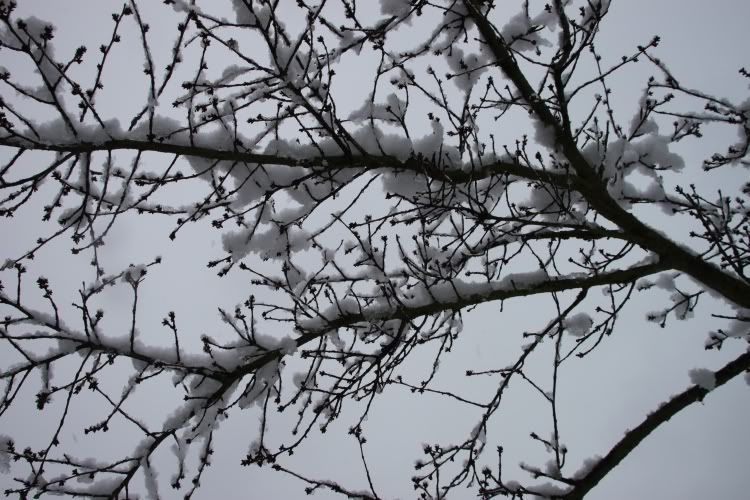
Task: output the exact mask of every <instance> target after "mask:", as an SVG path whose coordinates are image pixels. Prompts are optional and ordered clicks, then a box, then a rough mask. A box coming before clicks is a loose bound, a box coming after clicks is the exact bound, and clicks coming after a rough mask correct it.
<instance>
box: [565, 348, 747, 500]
mask: <svg viewBox="0 0 750 500" xmlns="http://www.w3.org/2000/svg"><path fill="white" fill-rule="evenodd" d="M747 370H750V352H745V353H744V354H742V355H741V356H739V357H738V358H736V359H734V360H732V361H730V362H729V363H727V364H726V365H724V367H723V368H721V369H720V370H718V371H717V372H715V373H714V376H715V377H716V388H718V387H720V386H722V385H724V384H726V383H727V382H729V381H730V380H732V379H733V378H734V377H736V376H737V375H740V374H742V373H743V372H745V371H747ZM709 392H710V391H708V390H706V389H704V388H703V387H700V386H698V385H694V386H692V387H690V388H689V389H687V390H685V391H684V392H681V393H680V394H678V395H676V396H674V397H673V398H672V399H670V400H669V401H668V402H667V403H665V404H664V405H662V406H660V407H659V408H658V409H657V410H655V411H654V412H653V413H650V414H649V415H648V416H647V417H646V419H645V420H644V421H643V422H641V423H640V424H639V425H638V426H637V427H636V428H635V429H632V430H630V431H628V432H627V433H625V436H624V437H623V438H622V439H621V440H620V441H619V442H618V443H617V444H616V445H614V446H613V447H612V449H611V450H609V453H607V455H606V456H605V457H604V458H602V459H601V460H599V462H597V463H596V465H594V467H593V468H591V470H590V471H589V472H588V473H587V474H586V475H585V476H584V477H583V478H582V479H579V480H577V484H576V486H575V488H574V489H573V490H571V491H570V492H569V493H568V494H566V495H565V496H564V497H563V498H565V499H568V500H578V499H581V498H583V497H584V496H585V495H586V494H587V493H588V492H589V491H591V489H593V488H594V487H595V486H596V485H597V484H599V481H601V480H602V479H604V477H605V476H606V475H607V474H608V473H609V472H610V471H612V469H614V468H615V467H616V466H617V465H618V464H619V463H620V462H621V461H622V460H623V459H624V458H625V457H627V456H628V455H629V454H630V452H631V451H633V450H634V449H635V448H636V447H637V446H638V445H639V444H640V443H641V441H643V440H644V439H646V437H648V435H649V434H651V433H652V432H653V431H654V430H656V428H657V427H659V426H660V425H661V424H663V423H665V422H667V421H668V420H669V419H671V418H672V417H674V416H675V415H677V413H679V412H680V411H681V410H683V409H684V408H686V407H688V406H690V405H691V404H693V403H695V402H697V401H703V398H704V397H706V395H707V394H708V393H709Z"/></svg>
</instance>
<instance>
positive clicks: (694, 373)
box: [688, 368, 716, 391]
mask: <svg viewBox="0 0 750 500" xmlns="http://www.w3.org/2000/svg"><path fill="white" fill-rule="evenodd" d="M688 375H690V381H691V382H692V383H694V384H695V385H697V386H700V387H702V388H704V389H706V390H707V391H711V390H713V388H714V387H716V376H715V375H714V372H712V371H711V370H709V369H707V368H693V369H691V370H690V371H688Z"/></svg>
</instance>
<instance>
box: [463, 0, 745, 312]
mask: <svg viewBox="0 0 750 500" xmlns="http://www.w3.org/2000/svg"><path fill="white" fill-rule="evenodd" d="M464 3H465V4H466V7H467V8H468V10H469V15H470V16H471V18H472V19H473V20H474V22H475V23H476V25H477V27H478V28H479V31H480V33H481V34H482V38H483V39H484V41H485V42H486V43H487V45H488V46H489V48H490V50H491V51H492V53H493V55H494V56H495V60H496V62H497V64H498V65H499V66H500V68H501V69H502V71H503V73H505V75H506V76H507V78H508V79H509V80H511V82H513V84H514V85H515V86H516V88H517V89H518V91H519V93H520V94H521V97H522V98H523V99H524V101H526V103H527V104H528V105H529V107H530V108H531V110H532V111H533V113H534V115H535V116H536V118H537V119H538V120H539V121H540V122H541V124H542V125H543V126H545V127H549V128H551V129H552V130H553V131H554V137H555V143H556V145H557V147H559V148H560V150H561V151H562V153H563V154H564V155H565V157H566V158H567V159H568V161H569V162H570V165H571V167H572V168H573V170H574V171H575V172H576V174H577V175H578V177H579V182H578V183H577V185H576V188H577V189H578V190H579V191H580V192H581V194H583V196H584V197H585V198H586V200H587V201H588V202H589V204H590V205H591V206H592V207H593V208H595V209H596V210H597V211H598V212H599V213H600V214H602V215H603V216H604V217H606V218H607V219H609V220H610V221H611V222H613V223H614V224H617V226H619V227H620V228H621V229H622V230H623V231H625V232H627V233H628V234H629V235H631V241H633V242H635V243H637V244H638V245H640V246H641V247H643V248H645V249H647V250H650V251H652V252H654V253H656V254H658V255H659V257H660V259H661V262H664V263H667V262H669V263H670V264H671V265H672V266H673V267H674V269H677V270H680V271H682V272H684V273H686V274H688V275H689V276H691V277H693V278H695V279H696V280H698V281H700V282H701V283H703V284H704V285H705V286H707V287H708V288H711V289H713V290H714V291H716V292H718V293H720V294H721V295H723V296H724V297H725V298H727V299H728V300H730V301H732V302H734V303H735V304H737V305H739V306H742V307H747V308H750V285H748V283H746V282H745V281H743V280H741V279H739V278H737V277H735V276H733V275H731V274H729V273H726V272H723V271H722V270H720V269H719V268H718V267H717V266H715V265H714V264H712V263H710V262H707V261H705V260H703V259H702V258H701V257H700V256H698V255H696V254H694V253H693V252H691V251H690V250H688V249H686V248H684V247H683V246H681V245H679V244H677V243H675V242H674V241H672V240H671V239H669V238H667V237H666V236H664V235H663V234H661V233H660V232H658V231H656V230H655V229H652V228H651V227H649V226H648V225H646V224H644V223H643V222H641V220H640V219H638V218H637V217H635V216H634V215H633V214H631V213H629V212H628V211H626V210H625V209H623V208H622V207H621V206H620V205H618V203H617V202H616V201H615V200H614V199H612V197H611V196H609V194H608V193H607V188H606V184H605V181H604V180H603V179H602V178H601V176H600V175H599V174H598V173H597V171H596V169H595V168H594V167H593V166H592V165H590V164H589V163H588V161H587V160H586V159H585V158H584V156H583V154H582V153H581V151H580V150H579V149H578V145H577V144H576V141H575V139H574V138H573V137H572V136H571V135H570V133H568V132H567V131H566V130H565V128H564V127H563V126H562V125H561V124H560V122H559V120H558V119H557V118H555V116H554V114H553V113H552V111H551V110H550V109H549V107H548V106H547V105H546V104H545V103H544V101H543V100H542V99H541V98H540V97H539V95H538V94H537V93H536V92H535V91H534V89H533V87H532V86H531V84H530V83H529V81H528V80H527V78H526V76H525V75H524V73H523V71H522V70H521V69H520V68H519V66H518V64H517V63H516V61H515V59H514V57H513V55H512V54H511V52H510V49H509V48H508V46H507V45H506V44H505V42H504V41H503V40H502V38H501V37H500V36H499V35H498V33H497V31H496V29H495V27H494V26H493V25H492V24H491V23H490V22H489V21H488V20H487V17H486V16H485V15H484V14H482V12H480V4H479V3H478V2H476V1H475V0H464Z"/></svg>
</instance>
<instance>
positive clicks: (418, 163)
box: [0, 138, 578, 190]
mask: <svg viewBox="0 0 750 500" xmlns="http://www.w3.org/2000/svg"><path fill="white" fill-rule="evenodd" d="M0 146H7V147H12V148H24V149H27V150H36V151H52V152H57V153H62V154H65V155H66V156H65V158H66V159H67V158H69V157H70V156H71V155H77V154H84V153H94V152H97V151H115V150H130V151H141V152H147V151H152V152H157V153H166V154H175V155H180V156H194V157H198V158H206V159H210V160H214V161H230V162H238V163H260V164H265V165H284V166H290V167H310V168H319V169H321V170H328V169H341V168H364V169H368V170H375V169H379V168H392V169H396V170H404V171H411V172H415V173H419V174H425V175H427V176H428V177H430V178H431V179H434V180H439V181H444V182H454V183H465V182H471V181H477V180H481V179H485V178H488V177H492V176H501V175H510V176H516V177H521V178H524V179H528V180H530V181H538V182H544V183H547V184H552V185H555V186H557V187H560V188H563V189H566V190H568V189H575V187H576V185H577V184H578V179H577V177H576V176H575V175H573V174H569V173H566V172H562V171H559V172H550V171H545V170H539V169H535V168H530V167H527V166H524V165H521V164H520V163H516V162H511V161H495V162H491V163H489V164H487V165H482V166H477V167H476V168H474V169H471V170H459V169H455V170H452V169H445V168H437V167H436V166H435V165H434V164H433V163H432V162H430V161H429V160H427V159H424V158H417V157H412V158H409V159H407V160H404V161H401V160H399V159H398V158H395V157H393V156H380V155H369V154H368V155H351V156H349V155H332V156H325V157H322V156H321V157H317V158H315V157H313V158H304V159H299V158H292V157H289V156H280V155H269V154H259V153H249V152H243V151H236V150H235V151H230V150H224V149H213V148H206V147H201V146H190V145H181V144H170V143H167V142H152V141H140V140H131V139H114V140H108V141H102V142H99V143H90V142H76V143H72V144H48V143H37V142H27V141H19V140H16V139H8V138H4V139H2V138H0ZM62 161H64V160H60V161H57V162H55V167H57V166H58V165H59V164H61V163H62ZM322 165H326V166H325V167H323V166H322ZM53 169H54V167H50V168H48V169H46V170H44V171H43V173H44V174H47V173H49V172H50V171H51V170H53ZM40 175H41V173H40ZM20 183H21V181H17V182H9V183H5V182H2V181H0V187H5V186H14V185H18V184H20Z"/></svg>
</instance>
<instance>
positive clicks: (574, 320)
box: [563, 312, 594, 337]
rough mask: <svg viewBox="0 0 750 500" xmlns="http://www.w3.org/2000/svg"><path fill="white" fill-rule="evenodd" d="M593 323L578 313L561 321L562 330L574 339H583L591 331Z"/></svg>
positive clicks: (588, 317) (589, 318) (587, 317)
mask: <svg viewBox="0 0 750 500" xmlns="http://www.w3.org/2000/svg"><path fill="white" fill-rule="evenodd" d="M593 323H594V321H593V320H592V319H591V316H589V315H588V314H586V313H583V312H580V313H577V314H573V315H571V316H568V317H566V318H565V319H564V320H563V328H565V330H566V331H567V332H568V333H569V334H571V335H573V336H574V337H583V336H584V335H586V334H587V333H589V331H590V330H591V326H592V325H593Z"/></svg>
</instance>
